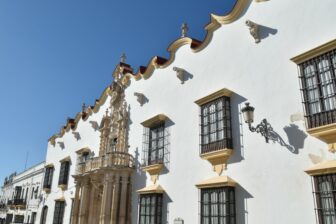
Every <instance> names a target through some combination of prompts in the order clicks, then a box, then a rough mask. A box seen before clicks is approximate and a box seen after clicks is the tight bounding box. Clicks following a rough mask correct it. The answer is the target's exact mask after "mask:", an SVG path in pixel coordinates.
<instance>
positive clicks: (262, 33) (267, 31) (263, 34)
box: [259, 25, 278, 39]
mask: <svg viewBox="0 0 336 224" xmlns="http://www.w3.org/2000/svg"><path fill="white" fill-rule="evenodd" d="M277 32H278V30H277V29H273V28H271V27H268V26H263V25H259V38H260V39H265V38H267V37H269V36H270V35H271V34H272V35H275V34H276V33H277Z"/></svg>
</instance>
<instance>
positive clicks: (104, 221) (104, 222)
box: [101, 174, 113, 224]
mask: <svg viewBox="0 0 336 224" xmlns="http://www.w3.org/2000/svg"><path fill="white" fill-rule="evenodd" d="M112 192H113V175H112V174H106V175H105V180H104V193H103V197H104V199H103V203H102V208H101V212H102V213H101V224H109V223H110V220H111V207H112Z"/></svg>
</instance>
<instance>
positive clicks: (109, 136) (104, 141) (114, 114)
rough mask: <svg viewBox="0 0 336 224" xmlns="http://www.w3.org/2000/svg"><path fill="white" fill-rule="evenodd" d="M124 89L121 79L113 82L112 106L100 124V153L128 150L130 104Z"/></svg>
mask: <svg viewBox="0 0 336 224" xmlns="http://www.w3.org/2000/svg"><path fill="white" fill-rule="evenodd" d="M124 91H125V87H124V85H123V84H122V83H121V80H120V79H117V80H116V81H114V82H113V83H112V87H111V92H110V96H111V100H110V106H109V109H107V111H106V114H105V116H104V117H103V119H102V122H101V125H100V131H101V145H100V154H104V153H107V152H113V151H118V152H127V151H128V136H127V135H128V120H129V106H128V105H127V103H126V100H125V93H124Z"/></svg>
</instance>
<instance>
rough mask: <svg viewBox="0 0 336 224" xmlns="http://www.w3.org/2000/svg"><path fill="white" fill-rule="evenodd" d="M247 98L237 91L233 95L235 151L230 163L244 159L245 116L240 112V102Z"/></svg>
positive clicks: (232, 117) (232, 121)
mask: <svg viewBox="0 0 336 224" xmlns="http://www.w3.org/2000/svg"><path fill="white" fill-rule="evenodd" d="M244 101H246V99H245V98H244V97H242V96H240V95H238V94H236V93H233V94H232V96H231V128H232V140H233V150H234V153H233V155H232V156H231V157H230V159H229V163H237V162H240V161H241V160H243V159H244V142H243V140H244V139H243V126H242V121H243V118H242V116H241V113H240V104H241V103H242V102H244Z"/></svg>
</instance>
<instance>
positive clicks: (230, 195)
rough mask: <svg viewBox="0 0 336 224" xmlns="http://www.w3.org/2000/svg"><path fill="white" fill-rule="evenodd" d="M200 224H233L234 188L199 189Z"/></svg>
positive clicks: (234, 212) (234, 208)
mask: <svg viewBox="0 0 336 224" xmlns="http://www.w3.org/2000/svg"><path fill="white" fill-rule="evenodd" d="M200 210H201V211H200V213H201V214H200V216H201V217H200V218H201V224H235V223H236V203H235V189H234V187H219V188H207V189H201V206H200Z"/></svg>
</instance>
